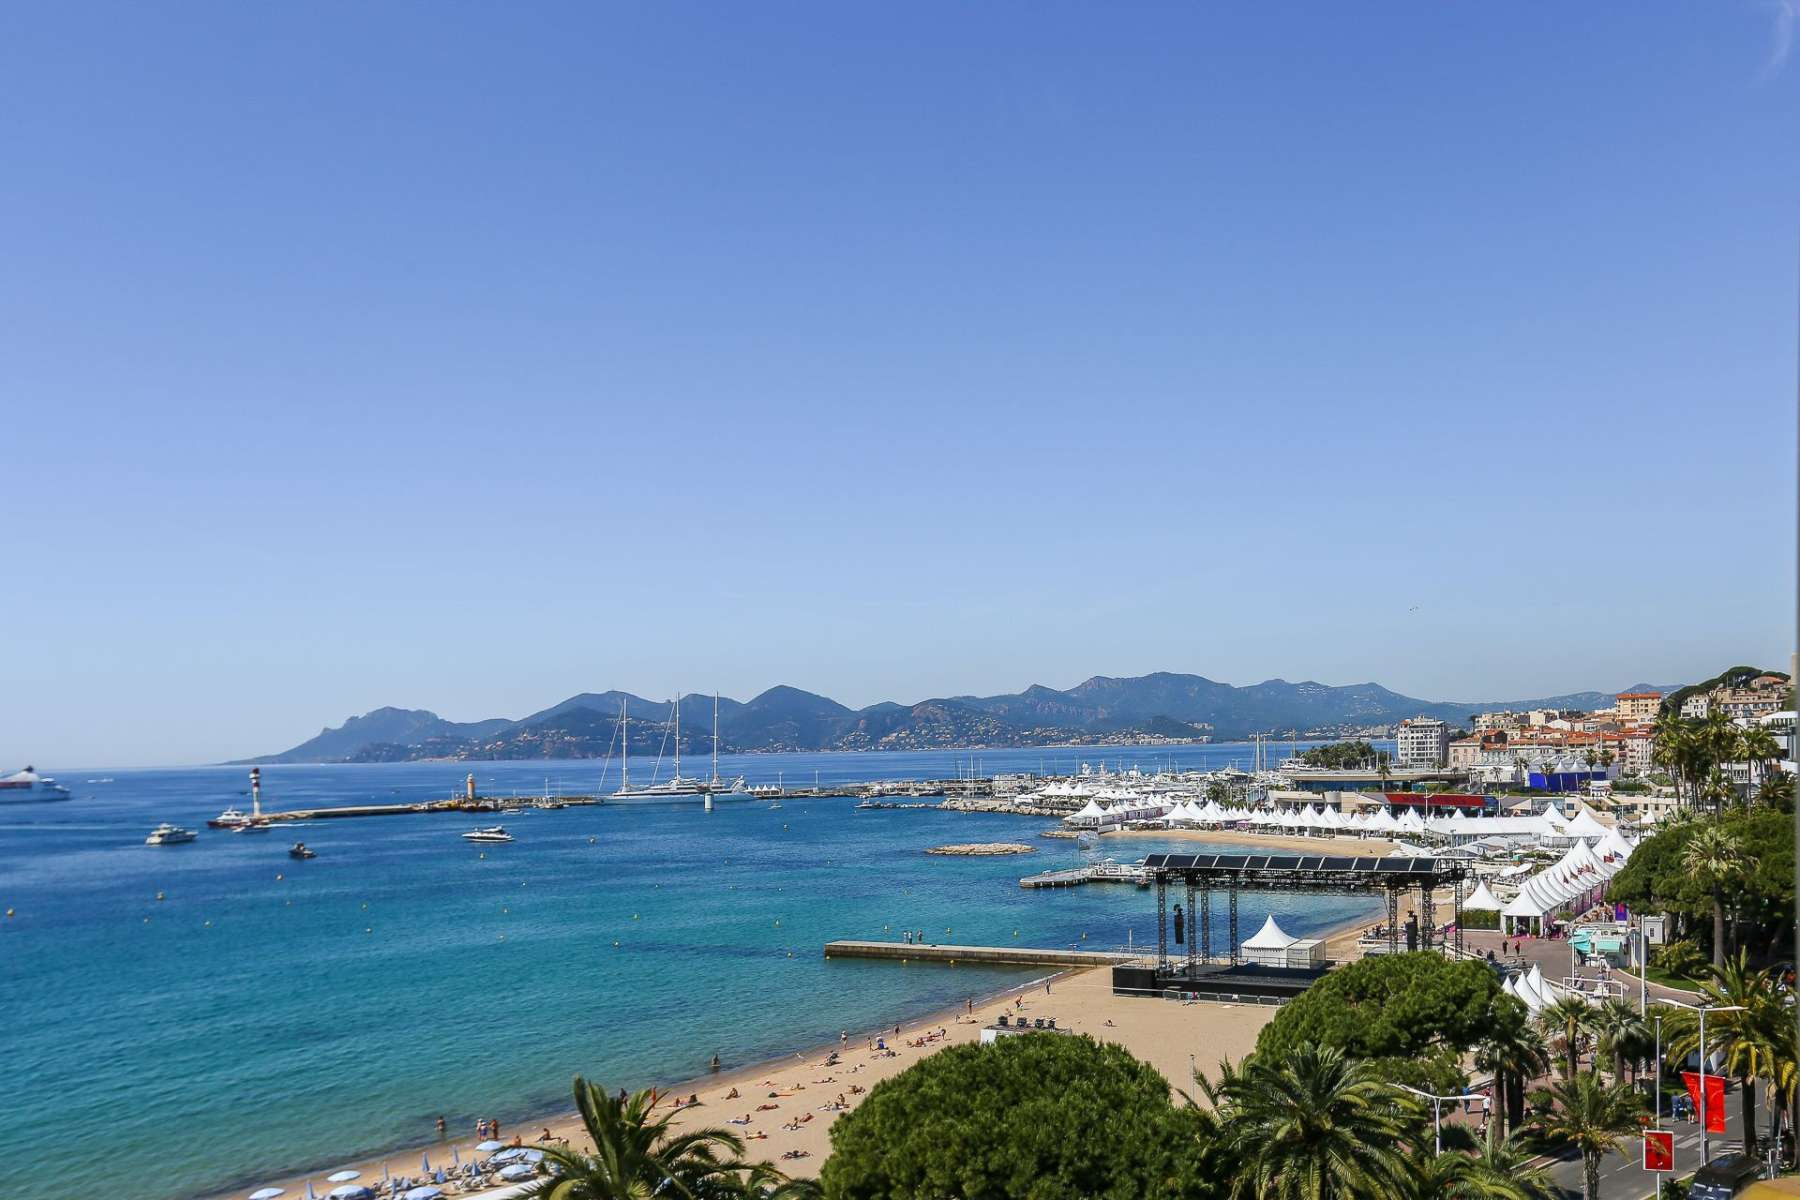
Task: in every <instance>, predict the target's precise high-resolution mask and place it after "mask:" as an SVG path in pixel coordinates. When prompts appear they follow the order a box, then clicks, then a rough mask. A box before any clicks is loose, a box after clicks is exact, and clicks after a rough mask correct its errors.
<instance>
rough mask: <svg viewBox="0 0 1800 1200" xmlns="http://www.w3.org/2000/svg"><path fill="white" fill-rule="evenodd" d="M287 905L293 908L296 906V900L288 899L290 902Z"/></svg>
mask: <svg viewBox="0 0 1800 1200" xmlns="http://www.w3.org/2000/svg"><path fill="white" fill-rule="evenodd" d="M287 906H288V907H289V908H292V907H294V902H293V901H292V900H289V901H288V902H287Z"/></svg>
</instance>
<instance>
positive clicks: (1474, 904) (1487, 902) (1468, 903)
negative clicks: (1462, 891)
mask: <svg viewBox="0 0 1800 1200" xmlns="http://www.w3.org/2000/svg"><path fill="white" fill-rule="evenodd" d="M1462 906H1463V911H1464V912H1499V911H1500V908H1501V904H1500V900H1499V898H1498V897H1497V896H1495V895H1494V893H1492V892H1490V891H1488V885H1487V880H1485V879H1484V880H1482V881H1481V883H1480V885H1479V886H1477V887H1476V889H1475V891H1474V892H1473V893H1471V894H1470V895H1469V897H1468V898H1467V899H1465V900H1464V901H1463V902H1462Z"/></svg>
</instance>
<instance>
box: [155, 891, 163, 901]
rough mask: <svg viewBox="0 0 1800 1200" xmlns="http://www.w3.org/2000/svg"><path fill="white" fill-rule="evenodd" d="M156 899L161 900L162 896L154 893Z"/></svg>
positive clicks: (159, 893)
mask: <svg viewBox="0 0 1800 1200" xmlns="http://www.w3.org/2000/svg"><path fill="white" fill-rule="evenodd" d="M156 898H157V899H158V900H161V899H162V898H163V894H162V893H161V892H158V893H156Z"/></svg>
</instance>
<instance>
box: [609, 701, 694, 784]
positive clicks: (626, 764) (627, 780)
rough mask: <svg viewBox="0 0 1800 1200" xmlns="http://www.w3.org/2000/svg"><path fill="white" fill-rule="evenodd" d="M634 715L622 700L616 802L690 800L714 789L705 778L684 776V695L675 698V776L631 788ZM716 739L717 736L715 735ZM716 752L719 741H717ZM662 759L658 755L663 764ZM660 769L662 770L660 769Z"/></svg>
mask: <svg viewBox="0 0 1800 1200" xmlns="http://www.w3.org/2000/svg"><path fill="white" fill-rule="evenodd" d="M630 720H631V718H630V714H629V713H628V712H627V711H626V701H623V700H621V701H619V746H620V755H619V764H620V775H619V790H618V791H616V792H614V793H613V794H612V798H613V799H614V800H684V799H687V798H688V797H701V796H705V795H707V794H708V793H709V792H710V791H711V790H712V789H711V787H710V786H709V785H708V784H707V782H706V781H705V780H704V779H687V778H684V777H683V776H682V774H681V696H680V695H679V694H677V695H676V697H675V774H674V775H673V776H671V777H670V778H668V779H665V780H662V781H661V782H660V783H659V782H657V781H656V779H655V776H652V777H651V782H650V783H648V784H646V785H644V786H643V787H635V788H634V787H632V786H631V741H630V739H629V737H628V736H627V734H628V732H629V730H630ZM715 739H716V735H715ZM714 745H715V750H716V747H717V742H716V740H715V743H714ZM661 761H662V756H661V755H658V756H657V762H658V763H659V764H660V763H661ZM659 769H660V767H659Z"/></svg>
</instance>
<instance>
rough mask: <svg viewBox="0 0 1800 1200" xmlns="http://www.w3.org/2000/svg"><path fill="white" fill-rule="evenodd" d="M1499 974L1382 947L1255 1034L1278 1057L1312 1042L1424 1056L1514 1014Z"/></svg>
mask: <svg viewBox="0 0 1800 1200" xmlns="http://www.w3.org/2000/svg"><path fill="white" fill-rule="evenodd" d="M1507 1001H1508V997H1507V995H1506V993H1505V992H1504V991H1502V990H1501V988H1500V980H1499V978H1498V977H1497V976H1496V975H1495V974H1494V972H1493V971H1492V970H1490V969H1489V968H1488V967H1487V966H1486V965H1484V964H1482V963H1479V962H1452V961H1450V960H1449V959H1447V958H1444V957H1442V956H1441V955H1437V954H1431V953H1423V952H1421V953H1416V954H1380V955H1374V956H1372V957H1369V958H1365V959H1362V960H1360V961H1358V962H1354V963H1351V964H1350V965H1348V966H1345V967H1340V968H1338V969H1337V970H1335V971H1333V972H1331V973H1330V974H1329V975H1327V976H1325V978H1324V979H1321V980H1320V981H1319V982H1318V983H1315V984H1313V985H1312V986H1311V987H1310V988H1308V989H1306V991H1305V992H1304V993H1302V994H1301V996H1300V997H1299V998H1298V999H1296V1000H1294V1001H1293V1002H1292V1003H1291V1004H1288V1005H1285V1006H1284V1007H1283V1008H1282V1010H1281V1011H1280V1012H1279V1013H1277V1014H1276V1016H1275V1019H1274V1020H1273V1021H1271V1022H1269V1024H1268V1025H1266V1026H1265V1027H1264V1028H1263V1031H1262V1034H1261V1035H1260V1036H1259V1037H1258V1038H1257V1039H1256V1052H1257V1054H1258V1055H1264V1054H1267V1055H1270V1056H1272V1057H1281V1056H1285V1055H1287V1054H1289V1053H1290V1052H1292V1051H1294V1050H1296V1049H1298V1048H1299V1047H1300V1046H1302V1045H1304V1044H1306V1043H1308V1042H1311V1043H1316V1044H1317V1045H1320V1046H1334V1047H1336V1048H1338V1049H1340V1050H1342V1051H1343V1052H1344V1053H1345V1054H1347V1055H1349V1056H1350V1057H1351V1058H1403V1059H1421V1058H1426V1057H1430V1056H1433V1055H1434V1054H1436V1053H1437V1052H1440V1051H1444V1050H1450V1051H1463V1050H1467V1049H1469V1048H1471V1047H1473V1046H1474V1045H1475V1044H1476V1043H1477V1042H1479V1041H1481V1040H1482V1039H1483V1038H1484V1037H1486V1036H1488V1035H1490V1034H1491V1033H1492V1029H1493V1026H1494V1025H1495V1024H1496V1023H1497V1022H1501V1021H1518V1020H1521V1019H1522V1017H1521V1015H1520V1006H1518V1005H1516V1004H1511V1003H1508V1002H1507Z"/></svg>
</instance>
